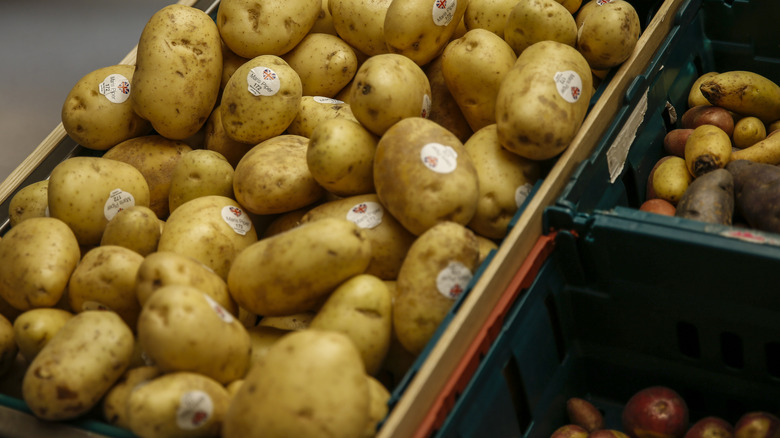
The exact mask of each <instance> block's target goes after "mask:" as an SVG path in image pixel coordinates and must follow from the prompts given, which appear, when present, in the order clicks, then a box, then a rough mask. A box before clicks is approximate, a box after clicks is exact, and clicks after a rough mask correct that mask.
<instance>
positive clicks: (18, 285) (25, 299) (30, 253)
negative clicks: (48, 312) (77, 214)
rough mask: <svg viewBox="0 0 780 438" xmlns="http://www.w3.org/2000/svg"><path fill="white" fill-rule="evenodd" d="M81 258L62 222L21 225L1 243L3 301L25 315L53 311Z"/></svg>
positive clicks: (45, 219)
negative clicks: (46, 309)
mask: <svg viewBox="0 0 780 438" xmlns="http://www.w3.org/2000/svg"><path fill="white" fill-rule="evenodd" d="M80 258H81V252H80V250H79V246H78V242H77V240H76V236H75V235H74V234H73V232H72V231H71V230H70V228H68V226H67V225H66V224H65V223H64V222H62V221H61V220H59V219H54V218H49V217H40V218H30V219H27V220H26V221H23V222H20V223H19V224H17V225H16V226H15V227H12V228H11V229H10V230H9V231H8V232H7V233H6V234H5V235H4V236H3V238H2V239H0V297H2V298H3V299H4V300H5V301H7V302H8V304H10V305H11V306H13V307H14V308H15V309H17V310H22V311H24V310H29V309H32V308H37V307H52V306H54V305H55V304H57V302H58V301H59V300H60V298H61V297H62V295H63V293H64V292H65V288H66V286H67V284H68V279H69V278H70V275H71V273H72V272H73V270H74V269H76V265H77V264H78V262H79V259H80Z"/></svg>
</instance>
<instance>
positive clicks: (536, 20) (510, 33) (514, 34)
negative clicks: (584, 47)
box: [504, 0, 577, 55]
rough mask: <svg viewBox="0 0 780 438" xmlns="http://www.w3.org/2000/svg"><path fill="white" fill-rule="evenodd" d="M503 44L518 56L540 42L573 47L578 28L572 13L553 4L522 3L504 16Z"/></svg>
mask: <svg viewBox="0 0 780 438" xmlns="http://www.w3.org/2000/svg"><path fill="white" fill-rule="evenodd" d="M504 40H505V41H506V42H507V44H509V46H510V47H512V49H513V50H514V51H515V53H516V54H517V55H520V54H521V53H522V52H523V50H525V49H527V48H528V47H530V46H531V45H533V44H534V43H538V42H539V41H556V42H559V43H561V44H566V45H568V46H571V47H574V46H575V45H576V44H577V24H576V23H575V22H574V16H573V15H572V14H571V12H569V11H568V10H567V9H566V8H565V7H564V6H563V5H562V4H561V3H559V2H557V1H556V0H528V1H521V2H517V3H516V4H515V5H514V6H513V7H512V10H511V11H510V12H509V15H508V16H507V20H506V24H505V25H504Z"/></svg>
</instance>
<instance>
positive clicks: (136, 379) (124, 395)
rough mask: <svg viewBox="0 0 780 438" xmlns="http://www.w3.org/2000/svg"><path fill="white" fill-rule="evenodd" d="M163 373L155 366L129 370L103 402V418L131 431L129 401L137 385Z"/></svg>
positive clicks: (109, 391)
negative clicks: (128, 416) (128, 410)
mask: <svg viewBox="0 0 780 438" xmlns="http://www.w3.org/2000/svg"><path fill="white" fill-rule="evenodd" d="M160 373H161V371H160V369H159V368H157V367H156V366H153V365H146V366H140V367H135V368H129V369H128V370H127V371H125V373H124V374H123V375H122V377H120V378H119V380H118V381H117V382H116V384H114V386H112V387H111V389H110V390H108V392H107V393H106V395H105V397H103V401H102V402H101V412H102V414H103V418H105V420H106V421H107V422H108V423H109V424H113V425H115V426H118V427H122V428H125V429H130V423H129V422H128V420H127V414H128V412H127V399H128V398H129V397H130V393H131V392H132V391H133V390H134V389H135V387H136V386H137V385H140V384H143V383H145V382H147V381H149V380H151V379H154V378H155V377H157V376H159V375H160Z"/></svg>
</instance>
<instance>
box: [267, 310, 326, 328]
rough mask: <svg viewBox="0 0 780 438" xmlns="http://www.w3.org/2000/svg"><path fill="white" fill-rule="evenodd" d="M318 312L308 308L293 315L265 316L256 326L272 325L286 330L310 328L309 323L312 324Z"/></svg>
mask: <svg viewBox="0 0 780 438" xmlns="http://www.w3.org/2000/svg"><path fill="white" fill-rule="evenodd" d="M316 314H317V313H316V311H314V310H307V311H305V312H301V313H294V314H292V315H284V316H264V317H262V318H261V319H260V322H258V323H257V325H256V326H255V327H272V328H276V329H280V330H285V331H292V330H304V329H307V328H309V325H311V321H312V319H314V315H316Z"/></svg>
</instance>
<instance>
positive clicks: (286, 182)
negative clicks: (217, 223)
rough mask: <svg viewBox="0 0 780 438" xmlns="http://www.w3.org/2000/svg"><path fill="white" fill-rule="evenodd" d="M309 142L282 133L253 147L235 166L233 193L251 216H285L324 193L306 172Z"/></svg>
mask: <svg viewBox="0 0 780 438" xmlns="http://www.w3.org/2000/svg"><path fill="white" fill-rule="evenodd" d="M308 145H309V140H308V139H307V138H306V137H303V136H300V135H292V134H285V135H280V136H276V137H273V138H270V139H268V140H266V141H264V142H262V143H260V144H258V145H257V146H255V147H253V148H252V149H251V150H250V151H249V152H247V154H246V155H244V157H243V158H242V159H241V161H240V162H239V163H238V165H237V166H236V170H235V173H234V174H233V193H234V194H235V198H236V200H237V201H238V202H239V203H240V204H241V205H243V206H244V207H246V209H247V210H249V211H250V212H252V213H255V214H260V215H268V214H277V213H286V212H288V211H292V210H297V209H299V208H302V207H305V206H307V205H310V204H312V203H314V202H315V201H317V200H319V199H320V198H322V196H323V195H324V194H325V190H324V189H323V188H322V186H320V185H319V184H317V181H316V180H315V179H314V177H313V176H312V174H311V172H310V171H309V168H308V165H307V164H306V150H307V148H308Z"/></svg>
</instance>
